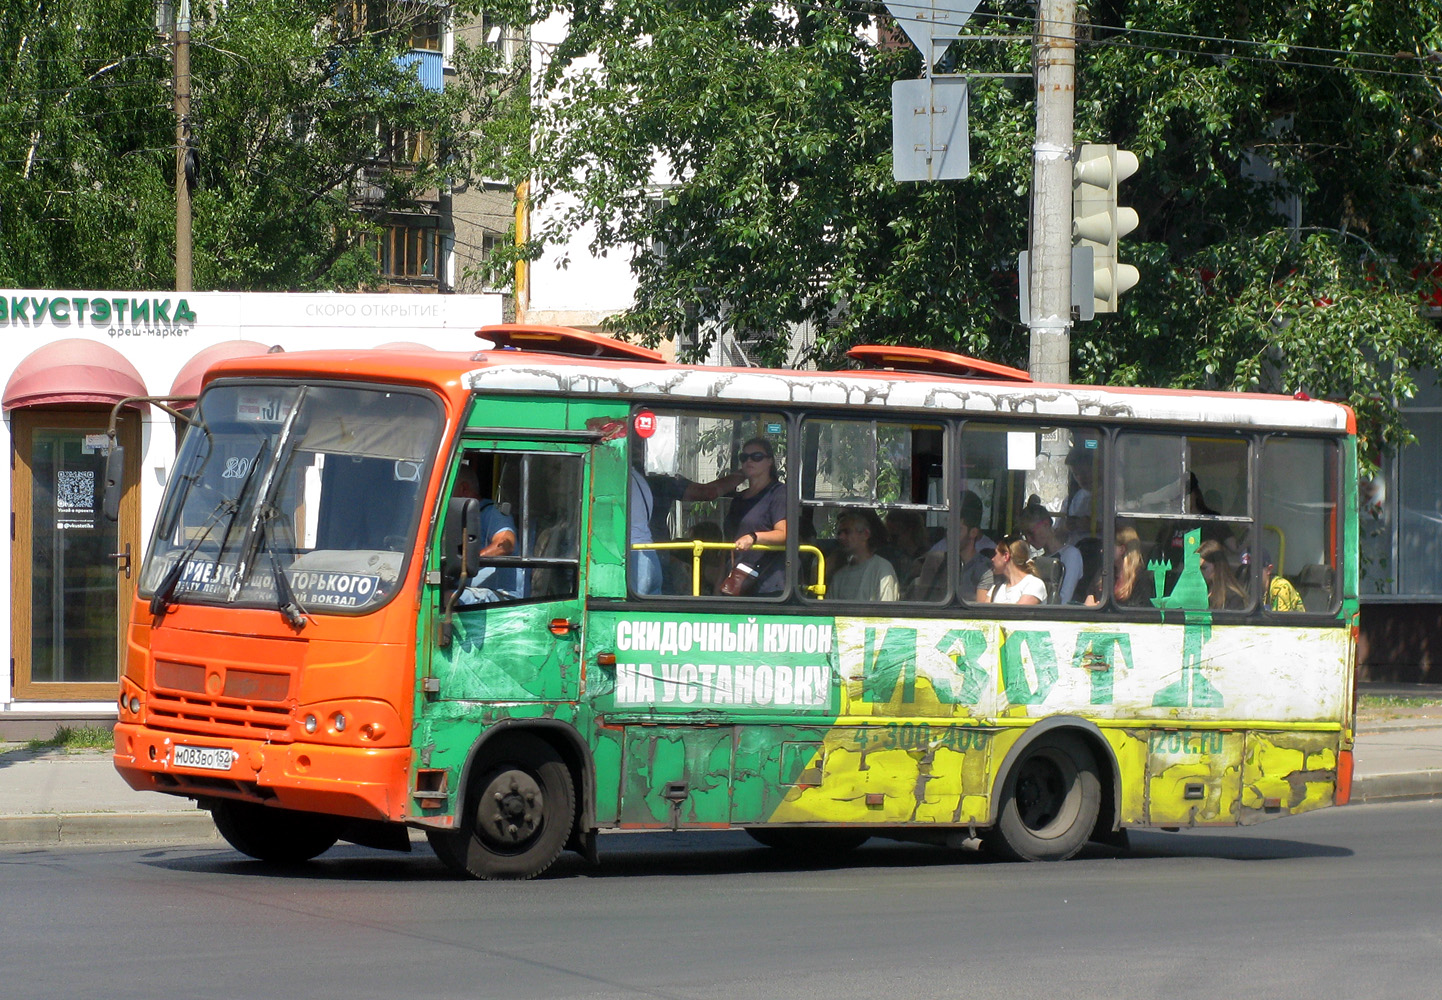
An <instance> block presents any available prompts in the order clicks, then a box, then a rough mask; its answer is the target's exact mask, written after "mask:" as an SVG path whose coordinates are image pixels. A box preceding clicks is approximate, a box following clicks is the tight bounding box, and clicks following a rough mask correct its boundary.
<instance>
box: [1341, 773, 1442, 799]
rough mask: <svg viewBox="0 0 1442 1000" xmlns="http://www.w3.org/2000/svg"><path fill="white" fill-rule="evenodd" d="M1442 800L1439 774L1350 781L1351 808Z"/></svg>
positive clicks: (1375, 776) (1378, 777)
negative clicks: (1385, 803)
mask: <svg viewBox="0 0 1442 1000" xmlns="http://www.w3.org/2000/svg"><path fill="white" fill-rule="evenodd" d="M1439 798H1442V771H1406V772H1402V773H1400V774H1369V775H1367V776H1366V777H1364V778H1354V779H1353V781H1352V803H1351V804H1352V805H1367V804H1368V803H1371V802H1405V801H1407V800H1409V799H1439Z"/></svg>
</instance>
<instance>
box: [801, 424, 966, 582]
mask: <svg viewBox="0 0 1442 1000" xmlns="http://www.w3.org/2000/svg"><path fill="white" fill-rule="evenodd" d="M802 432H803V438H802V465H801V474H800V478H801V483H800V491H801V541H802V545H803V549H802V583H803V584H811V583H815V582H819V581H818V580H817V577H818V576H819V573H820V569H819V567H820V565H821V564H822V563H821V560H820V559H818V558H817V557H816V556H814V555H812V554H810V550H819V551H820V552H821V556H822V559H824V560H825V562H824V565H825V567H826V586H827V590H826V593H825V595H824V599H825V600H852V601H858V600H859V601H873V600H904V601H922V602H927V603H939V602H941V601H943V600H945V599H946V588H947V578H946V568H945V567H946V545H947V540H946V534H945V525H946V523H947V510H948V508H949V506H950V504H949V503H948V498H947V497H946V495H945V490H944V485H943V484H944V481H945V480H944V476H943V461H942V455H943V453H944V447H943V442H944V440H945V432H944V429H943V428H942V427H941V426H939V425H935V424H924V423H915V424H911V423H886V422H882V421H876V420H837V419H835V418H833V417H831V416H829V415H828V416H824V417H822V416H817V417H813V418H808V419H807V420H806V421H805V422H804V423H803V424H802ZM843 532H844V534H843ZM862 538H864V539H865V544H864V545H862V544H861V543H860V541H859V539H862ZM863 571H864V572H863ZM838 575H840V576H841V581H840V582H841V587H840V589H839V590H837V589H835V588H833V587H832V582H833V581H834V580H836V578H837V577H838ZM863 577H864V578H865V581H866V582H865V585H864V586H858V581H860V580H861V579H862V578H863ZM812 593H814V592H812Z"/></svg>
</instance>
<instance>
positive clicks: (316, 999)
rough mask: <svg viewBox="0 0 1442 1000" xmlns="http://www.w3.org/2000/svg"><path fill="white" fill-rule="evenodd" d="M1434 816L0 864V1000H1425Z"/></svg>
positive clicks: (1411, 808)
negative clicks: (476, 877) (490, 851)
mask: <svg viewBox="0 0 1442 1000" xmlns="http://www.w3.org/2000/svg"><path fill="white" fill-rule="evenodd" d="M1439 827H1442V803H1437V802H1424V803H1407V804H1398V805H1385V806H1383V805H1374V806H1365V807H1350V808H1346V809H1334V810H1329V811H1326V812H1323V813H1318V814H1313V815H1309V816H1303V817H1299V818H1295V819H1289V820H1283V821H1281V822H1277V823H1273V824H1269V825H1264V826H1261V827H1257V828H1253V829H1249V830H1233V831H1225V832H1214V833H1177V834H1167V833H1147V834H1140V835H1133V847H1132V850H1131V851H1129V852H1127V853H1116V852H1110V851H1102V850H1100V849H1097V850H1092V851H1090V852H1089V853H1087V854H1085V855H1083V856H1082V857H1081V858H1079V859H1076V860H1073V861H1070V862H1066V863H1064V864H1059V865H1036V864H1031V865H1028V864H1005V863H1001V862H995V861H992V860H990V859H989V858H988V857H986V856H985V855H982V854H978V853H974V852H968V851H946V850H941V849H935V848H927V847H918V846H909V845H901V844H893V843H887V842H873V843H872V844H869V845H867V846H866V847H863V848H862V849H861V850H859V851H857V852H856V853H854V854H852V855H850V856H849V857H848V858H847V860H846V861H845V862H844V863H841V864H834V865H829V866H798V865H795V864H788V863H787V862H786V861H784V860H783V859H781V858H780V857H778V856H777V855H776V854H774V853H773V852H771V851H768V850H766V849H764V848H760V847H756V846H753V845H752V843H751V841H750V840H749V839H748V838H747V837H746V836H745V835H744V834H730V833H723V834H699V835H645V836H636V835H631V836H611V837H604V838H602V865H601V867H600V868H598V869H592V868H589V867H587V866H586V865H584V864H583V863H582V862H581V861H580V860H579V859H575V858H573V857H571V856H566V857H565V858H563V859H562V861H561V862H560V863H558V865H557V867H556V868H555V869H554V870H553V871H552V872H551V873H550V874H548V876H547V877H545V878H542V879H540V880H537V881H535V882H529V883H519V884H516V883H511V884H500V883H477V882H466V881H458V880H455V879H453V878H451V877H450V876H449V875H447V874H445V873H444V872H443V870H442V869H441V867H440V865H439V863H438V862H436V861H435V859H434V858H433V857H432V856H431V854H430V853H429V851H427V850H426V849H425V848H424V846H422V847H420V848H419V849H418V851H417V852H416V853H414V854H411V855H393V854H384V853H379V852H373V851H367V850H362V849H359V848H344V847H342V848H338V849H336V850H334V851H332V852H330V853H329V854H327V855H325V856H324V857H323V858H322V859H321V860H320V861H319V862H316V863H313V864H311V865H307V866H303V867H298V868H294V869H277V868H272V867H268V866H265V865H262V864H259V863H257V862H251V861H247V860H244V859H242V858H241V857H240V855H237V854H235V853H233V852H231V851H229V850H227V849H224V848H223V847H216V846H209V845H207V846H197V847H191V848H165V849H130V850H124V849H114V848H105V849H102V848H56V849H48V850H30V851H21V850H11V851H0V996H4V997H16V998H25V1000H44V998H52V997H53V998H61V997H63V998H67V1000H69V998H74V997H79V996H104V997H107V998H130V997H144V998H166V1000H179V998H187V997H197V998H200V997H203V998H229V997H237V998H239V997H244V998H291V997H296V998H306V1000H321V998H331V997H335V998H347V1000H359V998H370V997H377V998H380V997H384V998H387V1000H395V998H407V1000H409V998H431V997H445V998H452V997H455V998H459V997H483V998H510V997H537V998H575V997H659V998H693V997H724V998H727V1000H738V998H775V997H783V998H787V1000H792V998H809V997H826V998H851V997H856V998H882V997H885V998H892V997H947V998H985V997H1026V998H1035V997H1047V996H1058V997H1067V998H1080V997H1108V998H1110V997H1137V998H1146V1000H1157V998H1164V997H1203V996H1205V997H1208V998H1215V997H1226V996H1245V997H1247V998H1248V1000H1256V998H1268V997H1278V998H1287V1000H1296V998H1300V997H1309V996H1327V997H1347V998H1348V1000H1355V998H1368V997H1403V998H1413V997H1417V998H1432V997H1436V996H1437V995H1438V992H1439V986H1438V983H1439V981H1442V836H1439Z"/></svg>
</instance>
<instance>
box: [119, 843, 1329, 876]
mask: <svg viewBox="0 0 1442 1000" xmlns="http://www.w3.org/2000/svg"><path fill="white" fill-rule="evenodd" d="M600 848H601V850H600V853H601V863H600V864H599V865H595V866H593V865H590V864H588V863H587V862H586V861H585V860H584V859H583V858H581V857H579V856H577V855H575V854H570V853H567V854H563V855H562V856H561V857H560V858H559V859H558V860H557V861H556V863H555V864H554V865H552V866H551V868H550V869H549V870H548V871H547V872H546V873H545V874H543V875H542V876H541V877H540V881H543V882H552V881H564V880H567V879H579V878H587V879H597V878H600V879H605V878H632V879H635V878H646V877H651V878H654V877H658V876H659V877H673V878H674V877H678V876H716V875H756V874H768V873H796V872H827V871H846V870H851V869H932V870H939V869H942V868H970V867H991V866H996V865H1007V864H1011V863H1010V862H1005V861H999V860H997V859H995V858H993V857H992V856H991V855H990V854H988V853H986V852H985V851H982V850H975V849H972V848H970V847H967V848H945V847H936V846H929V845H922V844H906V843H899V842H896V841H888V840H881V839H876V840H872V841H869V842H868V843H867V844H866V845H865V846H863V847H860V848H858V849H857V850H854V851H851V852H849V853H846V854H842V855H835V856H829V857H820V858H807V857H804V856H800V855H797V854H794V853H789V852H783V851H777V850H773V849H771V848H766V847H761V846H759V845H757V844H756V843H755V842H754V841H752V840H751V838H750V837H748V836H746V835H745V834H744V833H740V832H723V833H699V834H684V833H681V834H672V833H654V834H628V835H616V836H606V837H602V838H601V845H600ZM1352 854H1353V851H1351V850H1350V849H1348V848H1344V847H1335V846H1331V845H1327V844H1318V843H1312V842H1309V841H1303V840H1285V839H1281V838H1276V837H1258V836H1254V835H1245V834H1243V835H1238V834H1235V833H1223V832H1216V833H1212V832H1205V833H1160V832H1151V831H1148V832H1142V833H1137V832H1133V833H1132V834H1131V846H1130V847H1129V848H1128V849H1125V850H1122V849H1118V848H1114V847H1108V846H1103V845H1100V844H1089V845H1088V846H1087V847H1086V848H1085V849H1084V850H1083V851H1082V852H1081V853H1080V854H1079V855H1077V858H1076V859H1075V860H1074V861H1072V862H1069V864H1078V863H1084V862H1086V861H1099V860H1110V861H1115V862H1120V863H1122V864H1126V865H1143V864H1148V863H1151V862H1157V861H1175V860H1178V859H1186V858H1206V859H1212V860H1220V861H1276V860H1283V859H1306V858H1341V857H1350V856H1352ZM144 863H146V864H150V865H155V866H157V867H161V868H166V869H170V870H174V871H189V872H195V873H208V874H213V875H231V876H240V877H245V878H254V877H261V878H278V879H297V880H308V881H315V880H318V881H365V882H420V881H437V882H464V881H466V880H465V879H460V878H458V877H457V876H455V875H453V874H451V873H450V872H449V871H448V870H447V869H445V868H444V867H443V866H442V865H441V863H440V861H438V860H437V859H436V858H435V857H434V856H433V855H432V854H431V852H430V850H429V849H428V848H427V847H426V846H425V845H424V844H421V845H417V846H416V849H415V850H414V852H413V853H411V854H393V853H388V852H381V851H373V850H369V849H367V848H360V847H353V846H350V845H345V844H342V845H339V846H337V847H335V848H332V849H331V850H330V851H328V852H326V853H325V854H324V855H322V856H321V857H320V858H318V859H316V860H315V861H312V862H310V863H307V864H300V865H275V864H267V863H265V862H261V861H252V860H250V859H248V858H244V857H242V856H241V855H239V854H237V853H235V852H234V851H231V850H228V849H226V848H217V849H215V850H208V851H203V852H200V853H197V852H195V851H194V850H193V849H192V850H190V851H186V852H177V851H174V850H161V851H155V852H151V853H149V854H147V855H146V856H145V859H144Z"/></svg>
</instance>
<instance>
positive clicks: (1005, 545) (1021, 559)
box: [982, 535, 1046, 604]
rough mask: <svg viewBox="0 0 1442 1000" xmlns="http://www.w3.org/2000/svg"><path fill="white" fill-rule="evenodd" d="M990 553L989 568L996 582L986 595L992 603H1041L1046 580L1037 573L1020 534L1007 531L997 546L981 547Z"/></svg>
mask: <svg viewBox="0 0 1442 1000" xmlns="http://www.w3.org/2000/svg"><path fill="white" fill-rule="evenodd" d="M988 554H989V555H990V557H991V572H992V575H993V576H995V577H996V585H995V586H993V587H992V588H991V593H990V594H987V595H986V597H987V598H988V599H989V600H990V601H991V603H993V604H1044V603H1046V583H1045V581H1043V580H1042V578H1041V577H1039V576H1037V575H1036V566H1034V565H1033V564H1032V561H1031V545H1030V543H1028V542H1027V540H1026V539H1025V538H1022V537H1021V536H1020V535H1007V536H1006V537H1005V538H1003V539H1002V540H1001V541H999V542H997V544H996V548H994V549H991V550H990V553H988V551H987V550H985V549H983V550H982V555H988Z"/></svg>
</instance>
